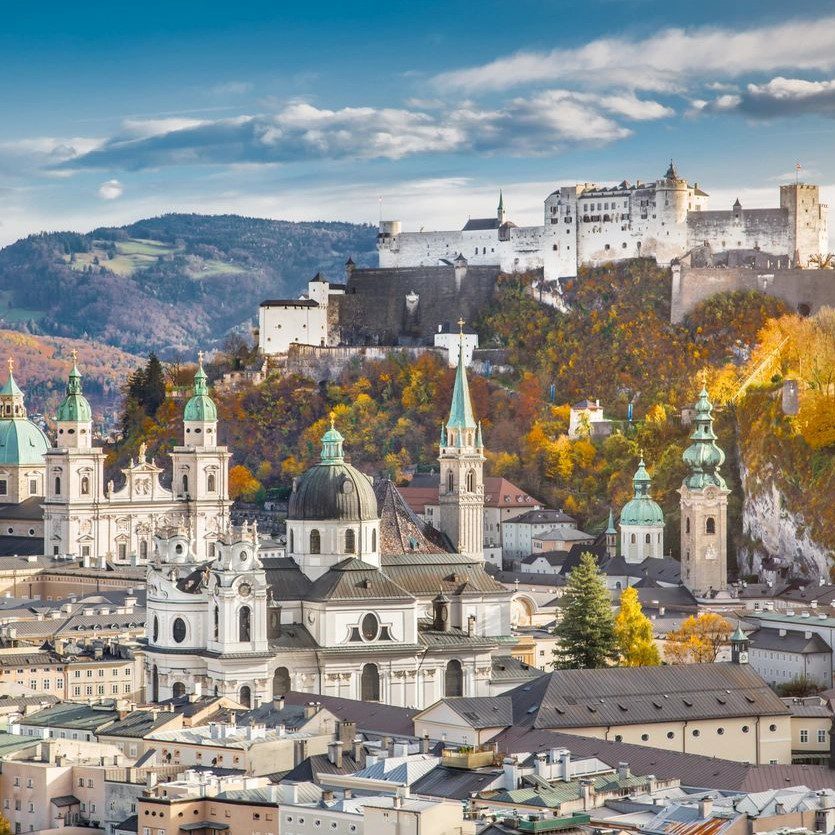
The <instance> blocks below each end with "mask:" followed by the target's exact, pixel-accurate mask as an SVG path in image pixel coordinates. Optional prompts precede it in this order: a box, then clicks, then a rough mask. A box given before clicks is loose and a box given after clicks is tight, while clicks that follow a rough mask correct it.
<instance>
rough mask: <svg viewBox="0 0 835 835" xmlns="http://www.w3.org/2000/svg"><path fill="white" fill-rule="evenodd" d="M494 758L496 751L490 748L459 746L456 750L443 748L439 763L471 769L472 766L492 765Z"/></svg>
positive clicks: (450, 766) (485, 766)
mask: <svg viewBox="0 0 835 835" xmlns="http://www.w3.org/2000/svg"><path fill="white" fill-rule="evenodd" d="M495 760H496V752H495V751H494V750H493V749H492V748H490V749H487V750H484V749H480V748H469V747H463V748H459V749H458V750H457V751H448V750H446V749H444V751H443V753H442V756H441V765H445V766H447V767H449V768H464V769H468V770H472V769H474V768H487V766H491V765H493V763H494V762H495Z"/></svg>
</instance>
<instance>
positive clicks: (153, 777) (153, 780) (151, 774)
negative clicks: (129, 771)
mask: <svg viewBox="0 0 835 835" xmlns="http://www.w3.org/2000/svg"><path fill="white" fill-rule="evenodd" d="M156 784H157V773H156V771H148V772H147V773H146V774H145V788H146V789H152V788H154V786H156Z"/></svg>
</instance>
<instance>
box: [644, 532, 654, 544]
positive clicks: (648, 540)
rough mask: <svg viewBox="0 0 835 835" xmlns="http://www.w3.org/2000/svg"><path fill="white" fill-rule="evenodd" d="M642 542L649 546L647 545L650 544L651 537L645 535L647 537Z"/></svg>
mask: <svg viewBox="0 0 835 835" xmlns="http://www.w3.org/2000/svg"><path fill="white" fill-rule="evenodd" d="M644 542H645V543H646V544H647V545H649V544H650V543H651V542H652V537H651V536H650V534H647V535H646V536H645V537H644Z"/></svg>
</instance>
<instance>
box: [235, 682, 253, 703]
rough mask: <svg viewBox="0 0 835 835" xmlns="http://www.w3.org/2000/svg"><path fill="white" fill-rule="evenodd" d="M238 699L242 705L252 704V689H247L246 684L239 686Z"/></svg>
mask: <svg viewBox="0 0 835 835" xmlns="http://www.w3.org/2000/svg"><path fill="white" fill-rule="evenodd" d="M238 701H239V702H240V703H241V704H242V705H243V706H244V707H251V706H252V691H251V690H250V689H249V687H248V686H247V685H246V684H245V685H244V686H243V687H242V688H241V694H240V696H239V697H238Z"/></svg>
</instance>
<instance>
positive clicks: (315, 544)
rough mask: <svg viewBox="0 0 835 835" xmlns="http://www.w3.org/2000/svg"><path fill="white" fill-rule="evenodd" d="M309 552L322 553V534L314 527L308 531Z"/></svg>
mask: <svg viewBox="0 0 835 835" xmlns="http://www.w3.org/2000/svg"><path fill="white" fill-rule="evenodd" d="M310 553H311V554H321V553H322V535H321V534H320V533H319V531H318V530H316V528H314V529H313V530H312V531H311V532H310Z"/></svg>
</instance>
